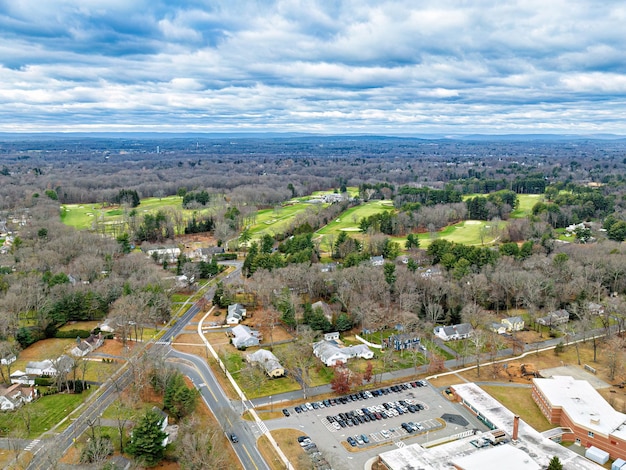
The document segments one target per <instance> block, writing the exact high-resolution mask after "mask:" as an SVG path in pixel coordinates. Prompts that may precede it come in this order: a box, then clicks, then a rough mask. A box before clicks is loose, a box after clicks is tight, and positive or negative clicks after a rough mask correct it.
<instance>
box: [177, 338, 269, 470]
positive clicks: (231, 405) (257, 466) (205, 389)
mask: <svg viewBox="0 0 626 470" xmlns="http://www.w3.org/2000/svg"><path fill="white" fill-rule="evenodd" d="M169 358H171V360H170V363H172V364H173V365H174V366H175V367H176V368H178V369H179V370H180V371H181V372H182V373H184V374H185V375H186V376H187V377H189V378H190V379H191V381H192V382H193V384H194V385H195V386H196V388H197V389H198V390H199V391H200V393H201V395H202V398H203V400H204V401H205V403H206V404H207V406H208V407H209V408H210V409H211V411H212V412H213V414H214V415H215V418H216V419H217V421H218V422H219V423H221V424H222V429H223V430H224V432H225V433H226V434H230V433H232V432H234V433H235V434H236V435H237V437H238V438H239V442H238V443H234V444H232V446H233V449H234V450H235V452H236V453H237V456H238V457H239V460H240V461H241V464H242V466H243V468H245V469H246V470H253V469H254V470H269V467H268V466H267V464H266V463H265V461H264V460H263V457H262V456H261V454H260V453H259V451H258V449H257V446H256V440H257V438H258V436H259V435H260V434H261V431H260V430H259V429H258V428H257V426H256V424H254V423H250V422H247V421H244V420H242V419H241V417H240V412H241V405H240V404H239V403H238V402H231V400H230V399H229V398H228V397H227V396H226V395H225V394H224V391H223V390H222V388H221V387H220V385H219V383H218V382H217V379H216V378H215V375H214V374H213V371H212V370H211V368H210V367H209V366H208V365H207V363H206V362H205V361H204V360H203V359H201V358H199V357H198V356H194V355H191V354H185V353H181V352H178V351H175V350H172V351H171V353H170V354H169ZM238 404H239V406H237V405H238Z"/></svg>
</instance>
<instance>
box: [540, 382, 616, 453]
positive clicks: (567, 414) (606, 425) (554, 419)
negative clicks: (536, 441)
mask: <svg viewBox="0 0 626 470" xmlns="http://www.w3.org/2000/svg"><path fill="white" fill-rule="evenodd" d="M532 396H533V400H535V403H537V405H538V406H539V408H540V409H541V411H542V412H543V414H544V415H545V416H546V418H548V420H549V421H550V422H551V423H552V424H557V425H559V426H561V427H564V428H570V429H571V430H572V433H571V434H570V433H568V434H566V435H564V439H566V440H570V441H575V442H576V443H578V444H581V445H583V446H585V447H591V446H595V447H597V448H599V449H602V450H604V451H606V452H608V453H609V454H610V456H611V458H613V459H616V458H619V457H622V458H623V457H624V456H625V455H626V415H625V414H624V413H620V412H618V411H616V410H615V409H614V408H613V407H612V406H611V405H610V404H609V403H608V402H607V401H606V400H605V399H604V398H603V397H602V395H600V394H599V393H598V392H597V391H596V389H594V388H593V387H592V386H591V384H590V383H589V382H587V381H586V380H577V379H574V378H573V377H569V376H554V377H552V378H549V379H533V392H532Z"/></svg>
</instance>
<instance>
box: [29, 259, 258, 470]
mask: <svg viewBox="0 0 626 470" xmlns="http://www.w3.org/2000/svg"><path fill="white" fill-rule="evenodd" d="M224 264H228V265H230V266H235V271H234V272H233V273H231V274H230V275H229V277H234V276H236V275H237V274H238V273H240V272H241V266H242V264H243V263H241V262H238V261H232V262H228V263H224ZM226 282H230V281H229V280H226ZM213 292H214V288H211V289H209V290H208V291H207V293H206V294H205V296H206V297H207V298H208V299H209V300H210V299H211V298H212V296H213ZM199 312H200V307H199V306H198V305H197V304H193V305H192V306H191V307H190V308H189V310H187V312H185V313H184V314H183V315H182V316H180V317H179V318H177V319H176V320H175V321H172V322H171V323H170V324H169V325H167V326H166V327H165V328H166V331H165V333H164V334H163V335H162V336H161V337H160V338H159V340H158V341H154V340H151V341H149V342H147V343H146V345H145V347H144V348H142V351H145V350H146V349H147V346H148V345H151V346H152V348H163V349H165V350H166V351H169V350H170V348H169V343H171V342H172V339H173V338H175V337H176V336H177V335H178V334H180V332H181V331H182V330H183V329H184V328H185V326H186V325H187V323H189V322H190V321H191V320H192V319H193V317H194V316H196V315H197V314H198V313H199ZM166 351H165V352H166ZM131 379H132V373H131V371H130V369H129V368H128V367H126V365H125V366H124V367H123V368H122V369H120V371H119V372H118V373H117V374H115V375H114V376H113V377H111V378H110V379H109V380H107V381H106V382H105V383H103V384H102V385H101V386H100V388H99V389H98V391H97V392H96V393H95V394H94V395H93V396H92V397H89V398H88V399H87V401H86V402H85V403H84V404H83V405H82V406H81V408H80V409H81V414H80V415H79V416H77V417H76V419H74V420H73V421H72V423H71V424H70V425H69V426H68V427H67V428H66V429H65V430H64V431H62V432H60V433H59V434H56V435H53V434H52V433H53V432H54V429H52V430H51V431H49V432H48V433H49V434H50V436H51V437H49V438H46V439H41V440H40V439H36V440H34V441H31V443H30V444H28V445H27V446H26V447H25V448H26V449H28V450H30V451H31V452H32V453H33V458H32V460H31V462H30V464H29V465H28V467H27V468H28V469H29V470H44V469H48V468H51V467H52V466H54V465H53V464H56V462H57V461H58V459H59V458H60V456H62V455H64V454H65V453H66V452H67V450H68V449H69V448H70V446H71V445H72V443H73V441H74V439H75V438H77V437H79V436H81V435H82V434H83V433H84V432H85V431H86V430H87V429H88V428H89V426H90V425H92V424H93V422H94V421H95V420H97V419H98V418H99V417H100V416H101V415H102V413H103V412H104V410H106V408H107V407H108V406H109V405H111V403H113V401H115V398H116V392H117V391H118V390H122V389H124V388H125V387H127V386H128V385H129V384H130V382H131ZM43 437H45V436H43ZM261 461H262V459H261ZM251 468H254V467H251Z"/></svg>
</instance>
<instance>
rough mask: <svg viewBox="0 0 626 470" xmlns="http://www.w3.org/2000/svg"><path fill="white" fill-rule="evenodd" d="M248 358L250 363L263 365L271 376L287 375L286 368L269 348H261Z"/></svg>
mask: <svg viewBox="0 0 626 470" xmlns="http://www.w3.org/2000/svg"><path fill="white" fill-rule="evenodd" d="M246 359H247V361H248V362H249V363H251V364H257V365H258V366H260V367H262V368H263V370H264V371H265V373H266V374H267V375H268V376H269V377H282V376H284V375H285V368H284V367H283V366H282V365H281V364H280V361H279V360H278V358H277V357H276V356H275V355H274V354H273V353H272V352H271V351H268V350H267V349H259V350H257V351H255V352H253V353H252V354H248V355H247V356H246Z"/></svg>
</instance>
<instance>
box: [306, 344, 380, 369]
mask: <svg viewBox="0 0 626 470" xmlns="http://www.w3.org/2000/svg"><path fill="white" fill-rule="evenodd" d="M313 354H315V357H317V358H319V359H320V360H321V361H322V362H323V363H324V364H326V365H327V366H329V367H332V366H335V365H337V363H338V362H343V363H346V362H348V360H349V359H352V358H354V357H359V358H362V359H371V358H373V357H374V353H373V352H372V351H371V350H370V348H368V347H367V346H366V345H364V344H357V345H355V346H347V347H343V348H342V347H341V346H339V344H337V342H335V341H319V342H317V343H314V344H313Z"/></svg>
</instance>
